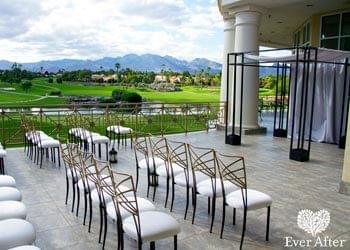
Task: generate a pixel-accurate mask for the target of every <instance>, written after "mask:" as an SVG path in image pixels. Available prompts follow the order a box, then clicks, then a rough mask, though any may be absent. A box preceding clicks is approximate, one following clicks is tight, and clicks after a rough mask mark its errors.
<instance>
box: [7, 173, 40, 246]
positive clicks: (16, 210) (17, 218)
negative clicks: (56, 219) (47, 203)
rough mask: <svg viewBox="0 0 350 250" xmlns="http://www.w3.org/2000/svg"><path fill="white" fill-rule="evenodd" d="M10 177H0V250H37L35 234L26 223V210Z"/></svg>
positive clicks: (30, 225)
mask: <svg viewBox="0 0 350 250" xmlns="http://www.w3.org/2000/svg"><path fill="white" fill-rule="evenodd" d="M21 200H22V194H21V192H20V191H19V190H18V189H17V188H16V181H15V179H14V178H13V177H12V176H9V175H0V249H16V250H25V249H26V250H38V249H39V248H37V247H35V246H32V244H33V243H34V241H35V238H36V233H35V229H34V227H33V225H32V224H31V223H29V222H28V221H26V220H25V219H26V217H27V208H26V206H25V205H24V204H23V203H22V202H21Z"/></svg>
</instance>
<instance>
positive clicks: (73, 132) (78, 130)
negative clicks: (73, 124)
mask: <svg viewBox="0 0 350 250" xmlns="http://www.w3.org/2000/svg"><path fill="white" fill-rule="evenodd" d="M81 131H83V128H71V129H69V131H68V133H69V134H71V135H77V134H78V133H79V132H81Z"/></svg>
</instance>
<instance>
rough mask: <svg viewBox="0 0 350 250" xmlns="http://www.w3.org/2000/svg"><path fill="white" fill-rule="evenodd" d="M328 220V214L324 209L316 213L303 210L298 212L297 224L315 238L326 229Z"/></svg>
mask: <svg viewBox="0 0 350 250" xmlns="http://www.w3.org/2000/svg"><path fill="white" fill-rule="evenodd" d="M330 219H331V217H330V213H329V212H328V211H327V210H325V209H322V210H320V211H317V212H313V211H311V210H309V209H303V210H300V211H299V214H298V220H297V222H298V227H300V228H301V229H303V230H304V231H305V232H307V233H309V234H311V235H312V236H313V237H315V236H316V235H317V234H318V233H321V232H323V231H325V230H326V229H327V227H328V225H329V222H330Z"/></svg>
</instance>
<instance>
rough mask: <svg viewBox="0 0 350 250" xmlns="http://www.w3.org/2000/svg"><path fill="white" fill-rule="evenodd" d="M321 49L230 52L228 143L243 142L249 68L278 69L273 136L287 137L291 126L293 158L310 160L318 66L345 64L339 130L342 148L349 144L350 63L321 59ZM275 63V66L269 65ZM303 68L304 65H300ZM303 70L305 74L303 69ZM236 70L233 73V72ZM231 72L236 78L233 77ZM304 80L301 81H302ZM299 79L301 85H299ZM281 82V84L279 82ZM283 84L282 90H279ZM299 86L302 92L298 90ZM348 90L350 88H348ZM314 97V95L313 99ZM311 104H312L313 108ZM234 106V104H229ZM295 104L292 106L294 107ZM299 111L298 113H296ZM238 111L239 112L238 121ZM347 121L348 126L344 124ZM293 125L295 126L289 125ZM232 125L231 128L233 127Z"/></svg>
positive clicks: (228, 60) (290, 154)
mask: <svg viewBox="0 0 350 250" xmlns="http://www.w3.org/2000/svg"><path fill="white" fill-rule="evenodd" d="M287 50H288V51H291V52H292V56H289V57H286V58H285V59H281V58H267V59H266V58H260V57H259V56H256V55H257V54H260V53H262V52H279V51H287ZM318 50H319V49H318V48H316V47H310V46H306V47H290V48H279V49H264V50H259V51H249V52H239V53H228V54H227V61H226V65H227V71H226V74H227V78H226V79H227V82H226V100H227V108H226V115H225V125H226V129H225V143H226V144H231V145H241V141H242V140H241V138H242V117H243V113H242V111H243V109H244V107H243V98H244V93H243V85H244V80H245V79H244V69H245V68H246V67H258V68H264V67H269V68H275V69H276V71H277V73H276V78H277V84H276V89H275V91H276V92H275V93H276V96H275V103H274V127H273V135H274V136H275V137H287V135H288V129H290V131H291V133H290V136H291V137H290V152H289V158H290V159H292V160H296V161H308V160H309V159H310V151H311V142H312V129H311V128H312V125H313V116H314V102H315V86H316V80H317V65H318V64H319V63H322V64H335V65H344V66H345V76H344V82H343V84H342V85H343V96H342V109H341V112H342V113H341V126H340V130H339V138H340V139H339V142H338V145H339V147H340V148H344V147H345V138H346V133H347V120H348V113H349V101H348V99H350V98H349V97H350V86H349V84H350V82H349V80H348V77H347V76H348V67H349V62H348V59H346V61H345V62H337V61H333V62H331V61H324V60H319V58H318ZM268 64H272V65H268ZM292 65H294V68H295V69H294V72H293V76H294V80H293V89H291V85H292V82H291V79H292ZM300 67H301V68H300ZM299 68H300V69H301V75H300V72H299ZM231 69H232V72H233V74H232V73H230V72H231ZM237 69H240V75H241V77H240V78H238V79H237V76H238V74H237ZM231 74H232V75H233V79H232V80H231V77H232V76H231ZM300 79H301V81H300ZM231 81H232V83H233V84H232V87H233V93H232V102H231V103H230V102H229V93H230V91H232V90H230V82H231ZM239 81H240V82H239ZM298 81H300V84H299V86H298ZM279 83H280V84H279ZM238 84H240V86H241V88H240V89H241V91H240V93H237V88H238V87H237V86H238ZM279 85H280V86H281V89H280V90H279ZM298 89H299V92H300V94H299V95H298V93H297V91H298ZM346 90H348V91H346ZM291 91H293V93H292V97H293V98H289V97H290V96H291V95H290V92H291ZM238 95H239V96H240V98H239V100H240V105H237V101H238V100H237V99H238V98H237V96H238ZM310 96H311V98H310ZM309 105H310V107H309ZM229 106H230V107H229ZM290 107H291V109H290ZM230 109H231V111H230V112H231V117H232V126H230V124H229V123H230V122H229V120H228V117H229V116H228V112H229V110H230ZM296 110H298V112H296ZM236 114H239V116H238V119H239V121H236V119H237V118H236ZM289 120H290V124H288V123H289ZM344 124H345V125H344ZM289 126H291V128H289ZM230 127H231V128H230Z"/></svg>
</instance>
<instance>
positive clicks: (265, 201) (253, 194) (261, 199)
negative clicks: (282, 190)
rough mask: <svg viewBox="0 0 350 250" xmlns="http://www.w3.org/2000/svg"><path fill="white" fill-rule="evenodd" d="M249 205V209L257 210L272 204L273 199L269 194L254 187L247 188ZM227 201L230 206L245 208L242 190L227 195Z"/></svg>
mask: <svg viewBox="0 0 350 250" xmlns="http://www.w3.org/2000/svg"><path fill="white" fill-rule="evenodd" d="M247 197H248V199H247V207H248V210H256V209H260V208H265V207H268V206H270V205H271V203H272V199H271V197H270V196H269V195H267V194H265V193H262V192H259V191H257V190H254V189H249V188H248V189H247ZM226 203H227V205H229V206H230V207H234V208H244V206H243V199H242V192H241V190H237V191H234V192H232V193H229V194H228V195H226Z"/></svg>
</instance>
